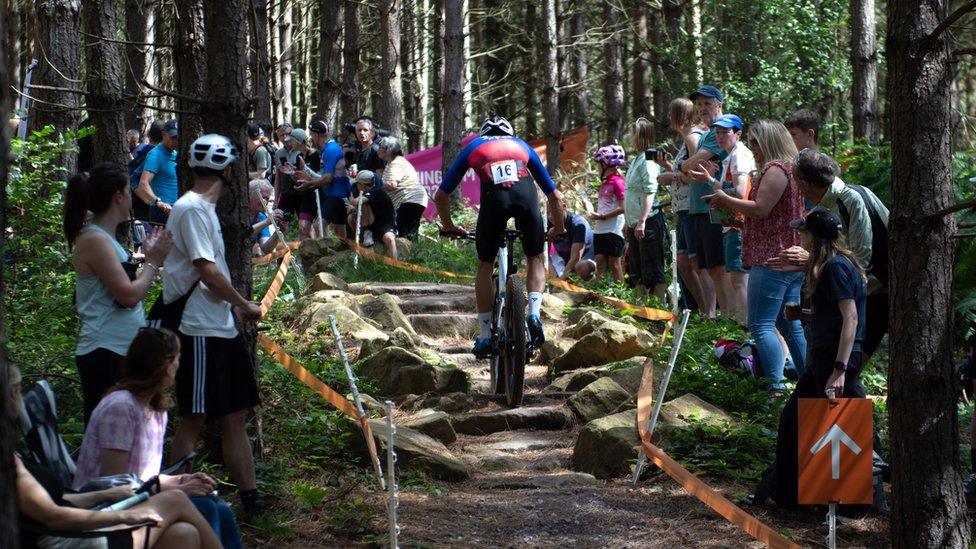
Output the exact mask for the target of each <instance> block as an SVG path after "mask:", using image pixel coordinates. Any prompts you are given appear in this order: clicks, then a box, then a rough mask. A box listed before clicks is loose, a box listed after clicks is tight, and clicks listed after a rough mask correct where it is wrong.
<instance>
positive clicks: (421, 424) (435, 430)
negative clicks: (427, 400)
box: [397, 409, 457, 444]
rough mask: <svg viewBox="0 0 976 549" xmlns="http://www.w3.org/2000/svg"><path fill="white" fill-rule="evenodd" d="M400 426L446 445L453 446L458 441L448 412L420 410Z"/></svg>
mask: <svg viewBox="0 0 976 549" xmlns="http://www.w3.org/2000/svg"><path fill="white" fill-rule="evenodd" d="M399 425H402V426H404V427H409V428H410V429H413V430H414V431H419V432H421V433H423V434H425V435H427V436H429V437H433V438H436V439H437V440H439V441H441V442H442V443H444V444H451V443H453V442H454V441H455V440H457V433H455V432H454V427H452V426H451V417H450V416H449V415H447V412H441V411H440V410H431V409H425V410H420V411H419V412H417V413H416V414H414V415H412V416H410V417H409V418H408V419H405V420H403V421H401V422H400V424H399ZM399 425H398V426H397V427H398V428H399Z"/></svg>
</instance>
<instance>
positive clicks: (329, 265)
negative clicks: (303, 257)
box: [303, 252, 352, 276]
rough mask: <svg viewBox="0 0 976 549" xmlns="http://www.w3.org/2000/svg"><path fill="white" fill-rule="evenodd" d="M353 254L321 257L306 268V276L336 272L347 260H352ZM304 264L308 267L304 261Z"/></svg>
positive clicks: (339, 253)
mask: <svg viewBox="0 0 976 549" xmlns="http://www.w3.org/2000/svg"><path fill="white" fill-rule="evenodd" d="M351 258H352V253H351V252H336V253H333V254H332V255H327V256H323V257H320V258H318V259H316V260H315V262H314V263H312V264H311V265H310V266H307V267H306V268H305V276H313V275H315V274H317V273H327V272H332V271H335V270H336V267H337V266H338V265H339V264H340V263H342V262H344V261H347V260H351ZM303 264H305V265H308V264H307V263H305V262H304V261H303Z"/></svg>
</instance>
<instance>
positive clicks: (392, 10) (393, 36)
mask: <svg viewBox="0 0 976 549" xmlns="http://www.w3.org/2000/svg"><path fill="white" fill-rule="evenodd" d="M379 8H380V35H379V36H380V39H381V40H382V41H383V43H382V48H381V55H382V63H383V70H382V72H381V73H380V86H382V90H383V116H382V117H381V118H380V121H379V122H380V124H381V125H382V126H383V127H385V128H387V129H389V130H390V132H391V133H392V134H393V135H395V136H397V137H403V86H402V84H401V82H400V55H401V52H400V16H401V12H402V10H403V1H402V0H381V1H380V3H379Z"/></svg>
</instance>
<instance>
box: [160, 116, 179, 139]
mask: <svg viewBox="0 0 976 549" xmlns="http://www.w3.org/2000/svg"><path fill="white" fill-rule="evenodd" d="M163 131H165V132H166V135H168V136H170V137H178V136H179V135H180V127H179V124H177V122H176V119H175V118H170V119H169V120H167V121H166V123H165V124H163Z"/></svg>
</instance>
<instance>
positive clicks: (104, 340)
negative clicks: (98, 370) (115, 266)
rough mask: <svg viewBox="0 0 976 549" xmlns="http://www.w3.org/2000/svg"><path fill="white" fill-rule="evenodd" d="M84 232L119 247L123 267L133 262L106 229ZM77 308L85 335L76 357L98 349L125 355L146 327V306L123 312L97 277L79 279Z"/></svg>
mask: <svg viewBox="0 0 976 549" xmlns="http://www.w3.org/2000/svg"><path fill="white" fill-rule="evenodd" d="M82 231H83V232H85V231H94V232H99V233H102V234H103V235H105V236H106V237H108V239H109V240H110V241H111V242H112V244H113V245H114V246H115V251H116V252H117V253H118V255H119V262H120V263H121V262H124V261H127V260H128V259H129V254H128V253H126V251H125V249H124V248H122V245H121V244H119V243H118V241H116V240H115V237H114V236H112V235H110V234H109V233H108V232H107V231H105V229H103V228H101V227H99V226H98V225H94V224H90V225H87V226H85V227H84V228H83V229H82ZM75 306H76V307H77V309H78V316H79V317H80V318H81V333H80V334H79V336H78V347H77V348H76V349H75V354H76V355H79V356H80V355H86V354H88V353H90V352H92V351H94V350H95V349H106V350H109V351H112V352H113V353H116V354H119V355H125V354H126V353H127V352H128V351H129V344H130V343H132V340H133V339H135V337H136V333H137V332H138V331H139V328H141V327H143V326H145V325H146V320H145V315H144V314H143V312H142V302H141V301H140V302H139V303H138V304H137V305H136V306H135V307H133V308H131V309H123V308H122V307H120V306H119V305H118V304H116V303H115V298H114V297H113V296H112V294H111V293H110V292H109V291H108V288H107V287H105V283H104V282H102V279H101V278H99V277H98V275H96V274H86V275H77V276H76V277H75Z"/></svg>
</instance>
